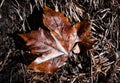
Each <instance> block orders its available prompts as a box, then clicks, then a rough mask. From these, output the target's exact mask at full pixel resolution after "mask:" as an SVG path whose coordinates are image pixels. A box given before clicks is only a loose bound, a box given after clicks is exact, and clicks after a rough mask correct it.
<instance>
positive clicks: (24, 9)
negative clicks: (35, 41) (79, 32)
mask: <svg viewBox="0 0 120 83" xmlns="http://www.w3.org/2000/svg"><path fill="white" fill-rule="evenodd" d="M43 4H44V5H47V6H48V7H50V8H52V9H53V10H55V9H57V8H58V10H59V11H60V12H62V13H64V14H65V15H66V16H68V17H69V20H70V22H71V23H73V24H74V23H76V22H77V21H81V20H84V18H85V17H86V16H89V17H90V20H91V31H92V37H93V38H95V39H97V40H98V42H97V43H95V45H93V49H91V50H89V51H88V52H86V53H83V54H81V55H80V56H78V57H77V58H78V60H79V61H80V63H81V66H82V67H81V68H79V66H78V64H79V63H78V62H76V61H75V59H74V57H70V58H69V59H68V60H67V61H66V65H65V66H63V67H61V68H59V69H58V70H57V72H55V73H54V74H51V75H45V74H44V73H41V72H34V71H33V70H30V69H29V68H28V67H27V65H28V64H29V63H30V61H31V59H32V60H33V59H34V57H33V55H32V54H30V53H29V52H28V51H26V48H25V46H24V45H25V44H23V43H24V42H23V40H22V39H21V38H19V36H18V34H19V33H26V32H30V31H32V30H37V29H38V28H39V27H40V20H41V15H42V11H41V9H42V7H43ZM70 12H72V13H70ZM39 82H40V83H120V1H119V0H107V1H106V0H96V1H95V0H80V1H79V0H58V1H57V0H48V1H47V0H0V83H39Z"/></svg>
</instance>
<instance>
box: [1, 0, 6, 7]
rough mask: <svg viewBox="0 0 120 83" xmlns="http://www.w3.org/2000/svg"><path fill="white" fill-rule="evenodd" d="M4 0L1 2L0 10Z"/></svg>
mask: <svg viewBox="0 0 120 83" xmlns="http://www.w3.org/2000/svg"><path fill="white" fill-rule="evenodd" d="M4 1H5V0H2V2H1V4H0V8H1V7H2V5H3V3H4Z"/></svg>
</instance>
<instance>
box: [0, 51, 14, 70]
mask: <svg viewBox="0 0 120 83" xmlns="http://www.w3.org/2000/svg"><path fill="white" fill-rule="evenodd" d="M11 52H12V51H11V49H10V50H9V51H8V53H7V56H6V57H5V60H4V61H3V63H2V65H1V68H0V71H2V69H3V68H4V65H5V64H6V62H7V60H8V58H9V56H10V53H11Z"/></svg>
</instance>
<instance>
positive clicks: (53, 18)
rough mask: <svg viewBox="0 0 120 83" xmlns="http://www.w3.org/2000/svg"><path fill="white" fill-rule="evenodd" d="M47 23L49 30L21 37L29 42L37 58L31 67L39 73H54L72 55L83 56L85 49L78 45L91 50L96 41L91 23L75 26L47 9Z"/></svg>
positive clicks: (45, 11) (44, 16)
mask: <svg viewBox="0 0 120 83" xmlns="http://www.w3.org/2000/svg"><path fill="white" fill-rule="evenodd" d="M43 24H44V25H45V26H46V27H47V28H48V30H49V31H47V30H44V29H42V27H40V28H39V30H37V31H31V32H29V33H26V34H19V36H20V37H21V38H23V39H24V41H25V42H26V46H28V49H29V50H30V51H31V53H32V54H36V55H38V56H39V57H37V58H36V59H35V60H34V61H33V62H31V64H30V65H29V66H28V67H29V68H31V69H33V70H35V71H44V72H45V73H46V74H49V73H53V72H55V71H56V70H57V68H59V67H61V66H63V65H64V64H65V61H66V60H67V58H68V57H69V56H71V54H72V52H76V53H79V52H80V51H81V49H84V48H79V46H76V45H75V43H80V45H84V46H86V49H85V50H87V49H90V48H91V47H92V45H93V44H94V42H95V40H93V39H91V38H90V24H89V21H88V20H85V21H82V22H78V23H76V24H75V25H72V24H71V23H70V22H69V20H68V17H66V16H64V14H62V13H60V12H55V11H54V10H52V9H50V8H49V7H47V6H44V14H43Z"/></svg>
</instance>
